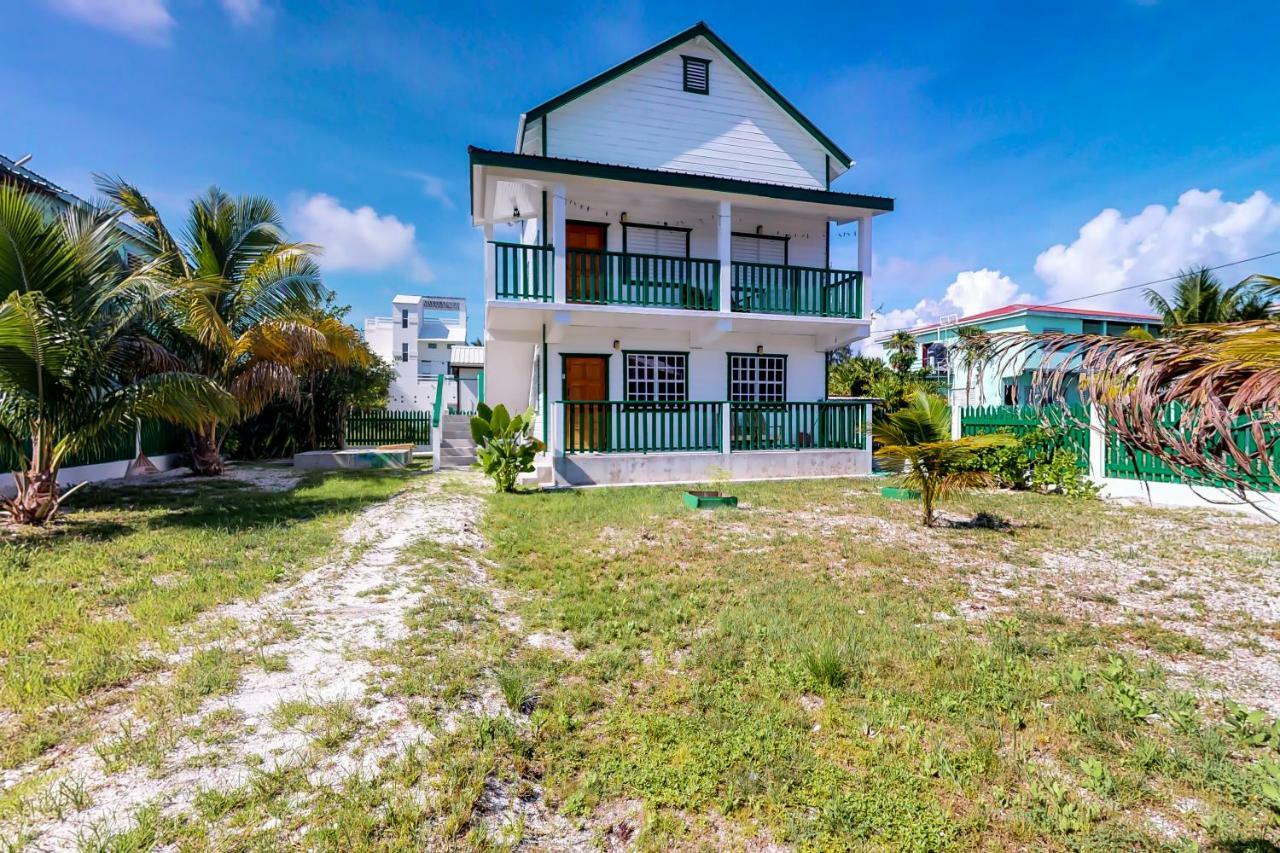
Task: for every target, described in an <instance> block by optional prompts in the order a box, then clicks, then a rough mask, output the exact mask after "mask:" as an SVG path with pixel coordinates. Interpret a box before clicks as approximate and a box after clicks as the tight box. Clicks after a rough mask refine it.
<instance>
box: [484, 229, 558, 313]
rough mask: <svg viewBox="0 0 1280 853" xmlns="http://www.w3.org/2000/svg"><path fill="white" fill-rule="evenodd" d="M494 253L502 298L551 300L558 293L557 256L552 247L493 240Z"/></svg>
mask: <svg viewBox="0 0 1280 853" xmlns="http://www.w3.org/2000/svg"><path fill="white" fill-rule="evenodd" d="M493 254H494V258H493V274H494V278H495V281H494V286H495V295H496V297H497V298H498V299H524V300H533V301H537V302H550V301H551V299H552V297H553V295H554V290H555V287H554V284H553V281H554V278H555V275H554V270H555V263H554V257H555V255H554V252H553V251H552V249H551V247H550V246H527V245H524V244H523V243H499V242H497V241H493Z"/></svg>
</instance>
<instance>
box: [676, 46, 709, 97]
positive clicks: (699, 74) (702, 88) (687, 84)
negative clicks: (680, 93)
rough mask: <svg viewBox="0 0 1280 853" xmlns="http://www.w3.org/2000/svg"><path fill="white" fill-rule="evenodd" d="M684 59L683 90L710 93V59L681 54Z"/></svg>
mask: <svg viewBox="0 0 1280 853" xmlns="http://www.w3.org/2000/svg"><path fill="white" fill-rule="evenodd" d="M680 58H681V59H683V60H684V90H685V91H686V92H693V93H694V94H695V95H707V94H710V93H711V60H710V59H700V58H699V57H696V56H681V57H680Z"/></svg>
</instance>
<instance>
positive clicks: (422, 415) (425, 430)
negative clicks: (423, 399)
mask: <svg viewBox="0 0 1280 853" xmlns="http://www.w3.org/2000/svg"><path fill="white" fill-rule="evenodd" d="M347 444H350V445H363V444H369V445H376V444H417V445H430V444H431V412H388V411H385V410H382V409H373V410H366V411H356V412H352V413H351V416H350V417H349V418H347Z"/></svg>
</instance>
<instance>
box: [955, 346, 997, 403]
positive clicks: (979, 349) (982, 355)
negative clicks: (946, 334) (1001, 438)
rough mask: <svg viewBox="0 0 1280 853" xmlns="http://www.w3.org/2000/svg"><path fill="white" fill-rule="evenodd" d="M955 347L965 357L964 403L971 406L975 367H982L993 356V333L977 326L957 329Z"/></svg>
mask: <svg viewBox="0 0 1280 853" xmlns="http://www.w3.org/2000/svg"><path fill="white" fill-rule="evenodd" d="M955 349H956V352H958V353H959V354H960V355H961V356H962V357H963V358H964V372H965V380H964V404H965V407H966V408H967V407H968V406H969V388H970V387H971V386H972V385H973V368H974V367H975V366H978V367H980V366H981V365H982V363H983V362H984V361H986V360H987V359H988V358H989V357H990V356H991V349H992V344H991V335H989V334H987V332H985V331H984V330H982V329H980V328H978V327H977V326H961V327H960V328H959V329H956V342H955Z"/></svg>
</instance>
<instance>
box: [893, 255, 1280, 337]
mask: <svg viewBox="0 0 1280 853" xmlns="http://www.w3.org/2000/svg"><path fill="white" fill-rule="evenodd" d="M1276 255H1280V249H1276V250H1275V251H1274V252H1266V253H1264V254H1261V255H1254V256H1253V257H1251V258H1241V259H1240V260H1238V261H1227V262H1226V263H1224V264H1218V265H1217V266H1213V267H1205V268H1204V269H1206V270H1208V271H1209V272H1216V271H1217V270H1224V269H1226V268H1227V267H1238V266H1240V264H1251V263H1253V262H1254V261H1261V260H1265V259H1266V258H1274V257H1275V256H1276ZM1181 277H1182V273H1176V274H1174V275H1171V276H1167V277H1165V278H1157V279H1152V280H1151V281H1144V282H1140V283H1138V284H1126V285H1125V286H1124V287H1115V288H1112V289H1111V290H1099V291H1098V292H1097V293H1086V294H1084V295H1083V296H1073V297H1071V298H1070V299H1062V300H1060V301H1058V302H1039V303H1036V306H1035V307H1037V308H1056V307H1057V306H1059V305H1067V304H1069V303H1071V302H1079V301H1080V300H1081V299H1093V298H1094V297H1095V296H1108V295H1110V294H1112V293H1123V292H1125V291H1126V290H1137V289H1138V288H1139V287H1155V286H1156V285H1159V284H1168V283H1169V282H1171V281H1177V280H1178V279H1179V278H1181ZM961 319H963V318H961ZM933 325H937V324H936V323H935V324H933ZM924 328H928V324H926V325H924V326H903V327H902V328H901V329H877V330H876V332H875V334H876V335H892V334H893V333H894V332H914V331H915V330H916V329H924ZM878 342H879V341H877V343H878Z"/></svg>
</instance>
